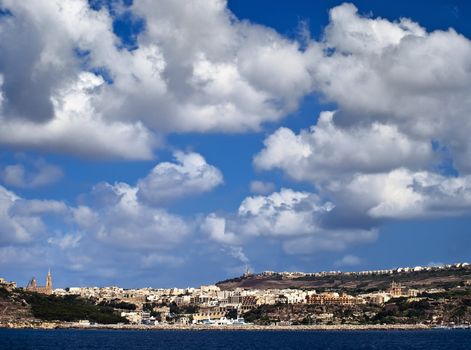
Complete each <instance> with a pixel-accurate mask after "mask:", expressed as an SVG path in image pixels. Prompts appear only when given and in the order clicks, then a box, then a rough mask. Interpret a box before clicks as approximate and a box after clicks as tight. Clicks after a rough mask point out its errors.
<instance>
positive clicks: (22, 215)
mask: <svg viewBox="0 0 471 350" xmlns="http://www.w3.org/2000/svg"><path fill="white" fill-rule="evenodd" d="M63 209H64V204H63V203H61V202H57V201H47V200H25V199H22V198H21V197H19V196H18V195H16V194H15V193H13V192H11V191H9V190H7V189H6V188H4V187H2V186H0V245H8V244H22V243H27V242H30V241H31V240H32V239H33V238H34V237H35V236H36V235H39V234H41V233H43V232H44V230H45V224H44V222H43V220H42V216H41V215H42V214H59V213H61V214H62V213H63Z"/></svg>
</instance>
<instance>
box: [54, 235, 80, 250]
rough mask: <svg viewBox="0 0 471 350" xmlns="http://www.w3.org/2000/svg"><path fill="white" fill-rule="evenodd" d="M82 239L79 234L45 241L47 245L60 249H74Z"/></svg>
mask: <svg viewBox="0 0 471 350" xmlns="http://www.w3.org/2000/svg"><path fill="white" fill-rule="evenodd" d="M81 239H82V235H80V234H72V233H68V234H65V235H63V236H57V237H50V238H48V240H47V243H49V244H52V245H56V246H58V247H59V248H60V249H62V250H64V249H69V248H76V247H77V246H78V245H79V243H80V241H81Z"/></svg>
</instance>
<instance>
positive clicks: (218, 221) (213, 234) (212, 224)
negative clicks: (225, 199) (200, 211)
mask: <svg viewBox="0 0 471 350" xmlns="http://www.w3.org/2000/svg"><path fill="white" fill-rule="evenodd" d="M201 230H202V231H203V232H205V233H207V234H208V235H209V237H210V238H211V239H213V240H215V241H216V242H219V243H223V244H237V243H239V242H240V237H237V235H236V234H235V233H233V232H230V231H227V230H226V219H225V218H223V217H219V216H217V215H216V214H214V213H212V214H210V215H208V216H207V217H206V218H205V219H204V221H203V223H202V224H201Z"/></svg>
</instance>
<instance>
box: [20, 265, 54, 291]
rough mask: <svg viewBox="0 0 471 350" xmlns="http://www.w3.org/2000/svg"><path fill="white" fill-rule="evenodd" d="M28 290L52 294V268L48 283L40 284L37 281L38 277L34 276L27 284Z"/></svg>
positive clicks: (48, 274)
mask: <svg viewBox="0 0 471 350" xmlns="http://www.w3.org/2000/svg"><path fill="white" fill-rule="evenodd" d="M26 290H27V291H28V292H36V293H41V294H47V295H51V294H52V275H51V270H49V271H48V272H47V277H46V285H45V286H38V283H37V281H36V277H33V278H32V279H31V281H29V283H28V285H27V286H26Z"/></svg>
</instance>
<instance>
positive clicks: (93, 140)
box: [0, 0, 312, 159]
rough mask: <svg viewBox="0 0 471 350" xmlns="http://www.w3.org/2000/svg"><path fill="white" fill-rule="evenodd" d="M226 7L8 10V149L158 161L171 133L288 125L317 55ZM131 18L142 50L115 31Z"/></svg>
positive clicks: (72, 1) (1, 69)
mask: <svg viewBox="0 0 471 350" xmlns="http://www.w3.org/2000/svg"><path fill="white" fill-rule="evenodd" d="M226 5H227V4H226V2H225V1H220V0H211V1H206V0H198V1H193V2H186V1H173V0H172V1H170V0H159V1H158V2H155V1H148V0H136V1H134V2H133V4H132V5H131V6H130V7H128V8H126V7H122V8H120V9H119V11H116V9H115V11H111V13H110V12H109V11H108V7H105V6H93V8H92V7H90V5H89V2H87V1H86V0H67V1H62V2H61V3H60V4H59V3H56V2H50V1H47V0H41V1H21V2H18V1H12V0H5V1H3V2H2V6H3V7H4V8H5V9H6V10H8V11H9V12H10V13H11V14H12V15H11V16H4V17H2V18H1V21H0V50H1V51H2V57H1V58H0V77H1V79H0V83H1V84H0V88H1V94H0V95H1V96H2V98H1V101H2V102H1V106H2V109H1V111H2V112H1V114H0V120H1V123H2V128H0V140H1V143H3V144H8V145H12V146H17V147H34V148H35V149H38V148H43V149H46V150H54V151H61V152H68V153H73V154H79V155H85V156H107V157H122V158H125V159H149V158H152V153H153V149H154V148H155V147H156V146H158V145H159V140H160V137H161V136H162V135H164V134H166V133H169V132H175V131H177V132H194V131H196V132H206V131H223V132H242V131H246V130H258V129H259V128H260V127H261V125H262V124H263V123H265V122H273V121H277V120H279V119H280V118H282V117H283V116H285V115H286V114H287V113H288V112H290V111H293V110H294V109H295V108H296V107H297V105H298V101H299V100H300V99H301V98H302V97H303V96H304V95H305V94H306V93H307V92H309V91H310V89H311V85H312V81H311V76H310V73H309V70H308V67H307V65H306V61H307V56H306V54H305V52H304V51H303V50H301V48H300V45H299V43H297V42H296V41H292V40H288V39H286V38H285V37H283V36H281V35H280V34H278V33H277V32H276V31H274V30H272V29H269V28H266V27H263V26H260V25H254V24H251V23H249V22H246V21H240V20H238V19H237V18H236V17H235V16H234V15H233V14H232V13H231V12H230V11H229V10H228V9H227V6H226ZM123 12H125V13H127V14H128V16H129V17H130V18H134V19H136V20H137V21H142V23H143V26H142V27H143V28H144V30H142V31H140V32H138V33H137V34H136V36H135V38H134V39H135V47H133V48H132V49H126V48H125V47H126V45H124V47H123V45H122V44H123V43H122V41H121V38H119V37H117V36H116V35H115V34H114V32H113V20H114V16H115V15H116V13H123ZM13 131H14V132H13ZM84 140H87V142H84ZM117 140H119V141H117Z"/></svg>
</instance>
